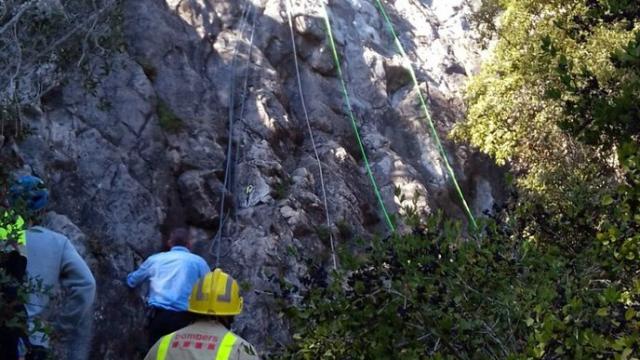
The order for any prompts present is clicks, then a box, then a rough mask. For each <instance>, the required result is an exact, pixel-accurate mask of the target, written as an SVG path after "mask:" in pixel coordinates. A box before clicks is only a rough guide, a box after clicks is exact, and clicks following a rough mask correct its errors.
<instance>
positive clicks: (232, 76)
mask: <svg viewBox="0 0 640 360" xmlns="http://www.w3.org/2000/svg"><path fill="white" fill-rule="evenodd" d="M249 5H250V2H249V1H247V2H246V3H245V8H244V10H243V14H242V17H241V21H242V25H241V26H240V36H241V37H244V33H245V30H246V23H247V20H248V18H249V14H250V13H251V10H250V9H249ZM256 12H257V10H255V9H254V10H253V17H252V24H251V35H250V40H249V56H248V58H247V68H248V67H249V66H250V62H251V50H252V49H253V35H254V32H255V24H256ZM239 50H240V42H239V41H238V42H237V43H236V46H235V49H234V52H233V58H232V60H231V72H230V75H229V78H230V90H229V123H228V127H229V130H228V131H229V134H228V142H227V155H226V166H225V171H224V183H223V188H222V192H221V195H220V213H219V222H218V232H217V234H216V235H215V236H214V238H213V242H212V243H211V248H210V249H209V253H211V254H213V253H214V252H213V247H214V246H215V259H216V260H215V264H214V267H216V268H217V267H218V265H219V263H220V243H221V242H222V235H223V232H224V225H225V220H226V215H225V209H224V208H225V206H224V203H225V195H226V192H227V190H228V189H229V179H230V177H231V171H232V168H231V164H232V163H233V162H235V160H234V159H232V155H231V151H232V148H233V128H234V122H235V121H234V120H235V119H234V117H235V92H236V86H235V80H236V65H237V59H238V52H239ZM245 84H246V82H245ZM244 91H246V89H245V90H244ZM244 91H243V97H244ZM243 102H244V99H243Z"/></svg>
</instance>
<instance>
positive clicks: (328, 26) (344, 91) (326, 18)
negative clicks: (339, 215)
mask: <svg viewBox="0 0 640 360" xmlns="http://www.w3.org/2000/svg"><path fill="white" fill-rule="evenodd" d="M321 3H322V9H323V10H324V22H325V27H326V29H327V36H328V39H329V45H330V47H331V52H332V55H333V60H334V62H335V64H336V69H337V71H338V78H339V79H340V84H341V86H342V95H343V97H344V102H345V105H346V110H347V114H348V115H349V119H350V120H351V126H352V127H353V132H354V134H355V137H356V140H357V142H358V147H359V148H360V153H361V154H362V159H363V160H364V166H365V169H366V171H367V175H368V176H369V180H370V181H371V185H372V186H373V191H374V193H375V195H376V198H377V200H378V203H379V205H380V209H381V210H382V214H383V215H384V219H385V221H386V223H387V227H388V228H389V230H391V232H395V226H394V225H393V222H392V221H391V217H390V216H389V213H388V212H387V208H386V207H385V205H384V202H383V201H382V195H381V194H380V190H379V188H378V184H377V183H376V179H375V178H374V177H373V172H372V171H371V166H370V165H369V159H368V158H367V153H366V151H365V149H364V145H363V144H362V139H361V138H360V132H359V130H358V125H357V124H356V119H355V115H354V114H353V109H352V107H351V101H350V100H349V92H348V91H347V85H346V82H345V80H344V76H343V74H342V69H341V67H340V58H339V57H338V51H337V50H336V44H335V41H334V40H333V32H332V31H331V21H330V20H329V13H328V11H327V5H326V4H325V3H324V1H321Z"/></svg>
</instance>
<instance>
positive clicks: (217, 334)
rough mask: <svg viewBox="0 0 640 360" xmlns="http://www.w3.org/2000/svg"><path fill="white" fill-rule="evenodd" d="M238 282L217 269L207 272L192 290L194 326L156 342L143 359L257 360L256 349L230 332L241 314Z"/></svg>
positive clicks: (190, 307)
mask: <svg viewBox="0 0 640 360" xmlns="http://www.w3.org/2000/svg"><path fill="white" fill-rule="evenodd" d="M242 304H243V300H242V297H241V296H240V287H239V286H238V282H237V281H236V280H235V279H233V278H232V277H231V276H229V275H228V274H227V273H225V272H223V271H222V270H220V269H215V270H214V271H213V272H210V273H208V274H207V275H206V276H204V277H203V278H202V279H200V280H199V281H198V282H197V284H195V286H194V287H193V290H192V291H191V296H190V297H189V308H188V311H189V312H190V313H191V316H192V320H193V323H192V324H191V325H189V326H187V327H185V328H183V329H180V330H178V331H176V332H174V333H171V334H169V335H165V336H163V337H162V338H161V339H160V340H159V341H158V342H156V343H155V344H154V345H153V347H152V348H151V350H149V353H147V356H146V357H145V358H144V359H145V360H165V359H166V360H182V359H202V360H211V359H215V360H257V359H259V357H258V355H257V352H256V350H255V349H254V348H253V346H251V344H249V343H248V342H247V341H245V340H244V339H242V338H241V337H239V336H237V335H236V334H234V333H233V332H231V331H230V330H229V327H230V326H231V323H232V322H233V318H234V316H235V315H238V314H240V313H241V312H242Z"/></svg>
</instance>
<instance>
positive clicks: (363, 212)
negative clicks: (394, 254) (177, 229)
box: [0, 0, 503, 359]
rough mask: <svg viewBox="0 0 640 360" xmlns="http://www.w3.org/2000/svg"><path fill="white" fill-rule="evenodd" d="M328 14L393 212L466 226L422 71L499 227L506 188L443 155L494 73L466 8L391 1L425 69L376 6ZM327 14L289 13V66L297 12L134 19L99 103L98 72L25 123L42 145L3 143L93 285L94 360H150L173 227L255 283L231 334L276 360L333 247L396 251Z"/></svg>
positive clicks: (149, 5)
mask: <svg viewBox="0 0 640 360" xmlns="http://www.w3.org/2000/svg"><path fill="white" fill-rule="evenodd" d="M329 3H330V4H329V14H330V16H331V22H332V26H333V27H334V29H333V30H334V36H335V39H336V42H337V46H338V51H339V53H340V56H341V60H342V64H341V66H342V70H343V73H344V75H345V80H346V81H347V87H348V90H349V92H350V95H351V102H352V105H353V109H354V113H355V115H356V118H357V119H356V122H357V126H358V128H359V130H360V133H361V136H362V142H363V146H364V149H365V151H366V153H367V156H368V159H369V161H370V164H371V168H372V171H373V175H374V177H375V179H376V180H377V182H378V185H379V187H380V191H381V195H382V199H383V201H384V203H385V205H386V207H387V209H388V210H389V212H391V213H398V212H400V213H403V212H404V211H405V210H403V209H406V207H407V206H417V211H418V212H419V213H420V214H427V213H430V212H433V211H435V210H437V209H442V210H444V211H445V213H446V214H447V215H448V216H451V217H457V218H460V219H462V220H463V221H465V215H464V212H463V210H462V208H461V206H460V202H459V200H458V198H457V196H456V195H455V192H454V191H453V187H452V185H451V181H450V179H449V176H448V174H447V172H446V170H445V166H444V163H443V161H442V158H441V157H440V154H439V153H438V150H437V148H436V146H435V142H434V140H433V139H432V137H431V135H430V133H429V130H428V127H427V125H426V123H425V122H424V120H425V119H424V114H423V113H422V110H421V108H420V104H419V102H418V99H417V92H416V89H414V87H413V85H412V83H411V81H410V78H409V76H408V71H407V69H408V67H409V66H414V68H415V70H416V73H417V76H418V80H419V82H420V87H421V89H422V91H423V93H424V94H425V95H426V96H427V97H428V103H429V104H428V105H429V106H430V108H431V111H432V114H433V117H434V121H435V123H436V127H437V129H438V132H439V133H440V135H441V136H442V138H443V140H444V146H445V148H446V150H447V153H448V159H449V161H450V162H451V164H452V166H453V167H454V169H455V172H456V174H457V176H458V177H459V180H460V183H461V186H462V188H463V191H464V192H465V194H466V196H467V200H468V201H469V202H470V206H471V208H472V209H473V210H474V211H475V212H476V213H477V214H481V213H482V212H483V211H485V210H491V208H492V207H493V206H494V204H495V203H496V202H499V201H500V199H501V198H502V196H503V195H502V192H501V189H502V185H501V184H502V183H501V181H500V171H499V170H498V169H497V168H495V167H494V166H492V165H491V163H490V162H489V161H488V160H487V159H485V158H484V157H482V156H480V155H478V154H476V153H473V152H472V151H471V150H469V149H466V148H461V147H459V145H457V144H453V143H450V142H448V141H447V140H446V133H447V131H448V130H449V129H450V128H451V126H452V125H453V124H454V123H455V122H456V121H459V120H461V119H462V118H463V116H464V105H463V102H462V95H461V94H462V91H463V88H464V84H465V82H466V80H467V79H468V76H470V75H471V74H473V73H474V72H475V71H476V70H477V68H478V65H479V63H480V60H481V58H482V56H483V55H482V53H481V51H480V49H479V48H478V47H477V46H476V45H475V43H474V41H473V39H474V36H475V34H474V32H473V30H472V29H471V28H470V26H469V24H468V21H467V18H468V15H469V12H470V9H469V7H468V5H466V4H467V1H464V0H451V1H413V0H397V1H394V2H384V3H385V4H386V6H387V11H388V12H389V16H390V17H391V19H392V21H393V22H394V25H395V26H396V31H397V32H398V34H399V36H400V41H401V42H402V44H404V46H405V48H406V51H407V53H408V55H409V57H410V63H408V62H407V61H406V60H405V59H402V58H401V57H400V56H399V55H398V54H397V52H396V49H395V45H394V42H393V39H392V38H391V37H390V35H389V34H388V33H387V31H386V25H385V24H384V21H383V18H382V17H381V16H380V14H379V13H378V11H377V9H376V8H375V6H374V5H373V2H371V1H365V0H350V1H330V2H329ZM318 4H319V2H317V1H311V0H294V1H293V9H292V12H293V20H294V21H293V30H294V34H295V42H296V45H297V54H293V53H292V47H291V35H290V32H289V31H290V30H289V25H288V21H287V16H286V14H287V13H286V8H285V2H284V1H279V0H278V1H276V0H271V1H267V0H246V1H244V0H243V1H238V0H220V1H210V0H182V1H178V0H124V1H123V2H122V5H121V6H122V9H121V10H122V14H123V16H124V37H125V39H126V44H127V47H126V50H125V51H123V52H121V53H118V54H117V55H113V56H110V57H109V58H104V57H102V58H101V57H99V56H92V57H91V58H90V59H88V60H87V61H88V64H89V67H90V69H92V73H95V74H99V75H98V76H96V78H95V86H94V88H93V89H92V90H91V91H88V90H87V88H86V86H83V83H84V81H85V78H84V77H85V76H86V74H85V72H82V71H79V70H78V71H77V72H72V73H70V74H68V78H69V80H70V81H67V82H66V83H65V84H64V85H61V86H60V87H58V88H56V89H54V90H53V91H52V93H51V94H50V95H49V96H47V97H46V98H45V99H43V106H42V109H41V111H39V112H34V113H33V114H31V115H29V116H28V119H27V121H28V125H29V126H30V127H31V129H32V131H31V135H30V136H28V137H27V138H26V139H25V140H23V141H21V142H19V143H17V144H9V143H6V141H5V140H4V138H2V140H1V141H0V142H1V143H2V148H3V151H9V152H13V153H14V155H15V157H16V158H17V159H18V165H21V166H22V168H21V170H20V171H23V172H30V173H35V174H37V175H39V176H42V177H43V178H45V179H46V181H47V182H48V184H49V185H50V187H51V190H52V192H51V193H52V210H53V211H54V212H52V213H51V214H49V216H48V217H47V222H46V224H48V225H49V226H51V227H52V228H53V229H55V230H57V231H59V232H62V233H65V234H66V235H68V236H69V237H70V238H71V239H72V241H73V242H74V244H76V246H77V248H78V250H79V252H80V253H81V254H82V255H83V256H85V257H86V258H87V262H88V263H89V264H90V266H91V268H92V270H93V272H94V274H95V276H96V279H97V281H98V298H97V299H98V300H97V303H96V306H95V314H94V330H93V331H94V341H93V345H92V350H91V355H90V358H92V359H139V358H141V357H142V355H141V354H143V353H144V352H145V351H146V349H147V345H148V344H146V343H145V341H146V340H145V339H146V336H145V335H144V330H143V328H144V325H145V315H144V305H143V304H144V299H143V298H142V296H141V293H140V292H136V291H133V290H130V289H127V288H126V287H125V286H124V283H123V279H124V278H125V276H126V274H127V273H128V272H130V271H132V270H134V269H135V268H136V267H137V266H138V265H139V264H140V263H141V261H143V260H144V259H145V258H146V257H147V256H149V255H151V254H153V253H155V252H158V251H161V250H162V249H163V246H164V242H163V239H164V237H165V236H166V234H167V232H168V231H169V230H170V229H171V228H172V227H174V226H188V227H190V228H191V231H192V234H193V235H194V238H195V239H196V240H197V243H196V246H195V248H194V251H195V252H198V253H199V254H200V255H202V256H203V257H205V258H206V259H207V260H208V261H209V263H210V265H211V266H212V267H214V266H220V267H222V268H223V269H225V270H226V271H227V272H229V273H230V274H232V275H233V276H234V277H235V278H236V279H238V281H239V282H240V283H241V284H242V289H243V293H244V298H245V311H244V312H243V314H242V315H240V316H239V317H238V318H237V321H236V324H235V329H236V330H237V331H238V332H239V334H240V335H242V336H243V337H244V338H246V339H248V340H249V341H251V342H252V343H254V344H255V345H256V346H257V348H258V349H259V350H260V351H261V352H262V353H264V354H268V353H269V352H270V351H271V350H273V349H274V348H275V347H277V346H278V345H279V344H284V343H287V342H288V341H290V334H289V332H288V327H287V322H286V319H285V318H284V317H283V313H282V308H281V298H283V297H284V298H286V299H287V301H295V299H296V296H290V295H291V293H294V294H296V293H300V292H304V290H305V286H304V282H303V281H302V279H304V277H305V276H307V275H308V273H309V271H310V269H312V268H314V269H318V268H320V269H329V268H330V267H331V252H330V239H331V238H332V239H334V240H335V242H336V243H337V244H338V246H346V247H349V246H351V245H353V244H352V243H351V242H352V241H353V239H354V238H355V237H356V236H358V237H362V238H365V239H366V238H367V237H369V236H371V235H372V234H380V235H383V236H384V235H385V234H386V233H387V229H386V227H385V222H384V219H383V217H382V215H381V212H380V209H379V206H378V204H377V201H376V198H375V195H374V192H373V190H372V187H371V184H370V183H369V179H368V177H367V174H366V171H365V169H364V162H363V159H362V155H361V153H360V149H359V145H358V143H357V142H356V140H355V137H354V134H353V129H352V125H351V123H350V121H349V119H348V117H347V115H346V111H345V107H344V103H343V99H342V89H341V86H340V83H339V80H338V78H337V72H336V68H335V65H334V63H333V59H332V56H331V53H330V50H329V46H328V43H327V40H326V35H325V29H324V22H323V19H322V15H321V14H322V11H321V9H320V8H319V7H318ZM294 56H297V58H298V61H299V63H300V76H301V82H302V88H303V92H304V98H305V100H306V108H307V112H308V115H309V126H307V123H306V119H305V115H304V114H305V113H304V111H303V107H302V105H301V96H300V93H299V92H298V86H297V81H296V73H295V68H294V61H293V57H294ZM107 68H108V71H105V70H104V69H107ZM230 125H231V128H230ZM309 128H310V129H311V132H312V134H309ZM231 129H232V130H231ZM311 136H313V140H314V142H315V144H316V147H317V149H316V151H317V154H318V156H319V160H320V163H321V166H322V177H321V174H320V171H319V168H318V160H317V159H316V157H315V152H314V148H313V147H312V141H311ZM229 145H230V147H229ZM227 165H228V166H227ZM227 168H229V171H228V172H226V169H227ZM225 185H226V189H225ZM323 185H324V189H325V191H326V196H327V209H326V210H327V211H326V212H328V214H329V216H330V220H329V224H327V219H326V215H325V214H326V212H325V203H324V199H323V191H322V186H323ZM398 190H399V191H400V193H401V194H399V192H398ZM223 194H224V196H223ZM223 197H224V206H222V212H221V211H220V210H221V206H220V205H221V204H220V202H221V201H223V200H222V199H223ZM221 216H222V220H223V221H222V224H223V226H222V228H220V227H219V224H220V217H221ZM329 235H331V236H329ZM214 240H215V242H214ZM218 243H219V247H218ZM218 248H219V249H220V250H219V256H220V263H219V264H215V259H216V255H218V253H217V249H218ZM285 295H287V296H285Z"/></svg>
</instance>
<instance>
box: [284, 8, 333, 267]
mask: <svg viewBox="0 0 640 360" xmlns="http://www.w3.org/2000/svg"><path fill="white" fill-rule="evenodd" d="M289 1H290V0H284V2H285V7H286V8H287V17H288V18H289V31H290V33H291V45H292V46H293V62H294V64H295V69H296V79H297V82H298V92H299V93H300V102H301V103H302V111H303V112H304V118H305V121H306V123H307V130H308V131H309V138H310V139H311V145H312V147H313V153H314V155H315V157H316V161H317V162H318V172H319V173H320V187H321V188H322V200H323V202H324V212H325V216H326V218H327V227H328V230H329V242H330V244H331V259H332V260H333V269H334V270H337V269H338V262H337V261H336V249H335V244H334V241H333V235H332V231H331V218H330V217H329V206H328V205H327V191H326V189H325V184H324V175H323V172H322V163H321V162H320V156H319V155H318V149H317V147H316V142H315V140H314V138H313V131H312V130H311V122H310V121H309V114H308V111H307V105H306V102H305V99H304V92H303V91H302V81H301V80H300V66H299V65H298V50H297V48H296V41H295V36H294V33H293V20H292V14H291V7H293V5H292V4H291V3H290V2H289Z"/></svg>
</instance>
